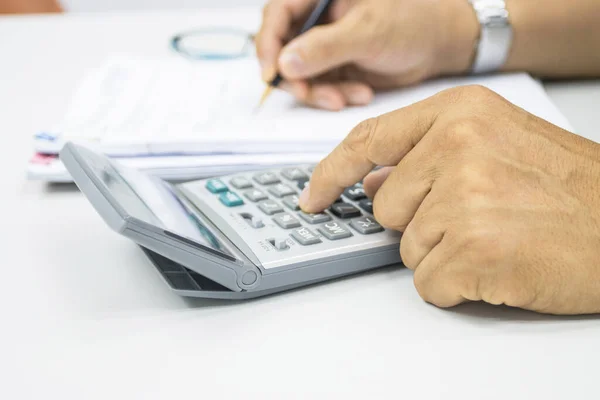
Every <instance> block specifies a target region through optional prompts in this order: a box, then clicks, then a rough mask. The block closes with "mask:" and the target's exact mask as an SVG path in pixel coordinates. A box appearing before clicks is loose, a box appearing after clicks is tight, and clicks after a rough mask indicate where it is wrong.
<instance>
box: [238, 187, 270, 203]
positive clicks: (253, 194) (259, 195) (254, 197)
mask: <svg viewBox="0 0 600 400" xmlns="http://www.w3.org/2000/svg"><path fill="white" fill-rule="evenodd" d="M244 196H246V197H247V198H248V199H249V200H251V201H253V202H255V203H256V202H257V201H261V200H266V199H268V198H269V196H267V194H266V193H265V192H263V191H262V190H259V189H251V190H247V191H245V192H244Z"/></svg>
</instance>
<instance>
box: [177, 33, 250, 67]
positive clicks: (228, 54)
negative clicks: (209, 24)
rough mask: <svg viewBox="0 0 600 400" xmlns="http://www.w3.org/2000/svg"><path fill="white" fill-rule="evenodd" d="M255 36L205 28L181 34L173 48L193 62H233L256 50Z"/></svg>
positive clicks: (178, 35)
mask: <svg viewBox="0 0 600 400" xmlns="http://www.w3.org/2000/svg"><path fill="white" fill-rule="evenodd" d="M253 45H254V34H252V33H249V32H247V31H244V30H240V29H235V28H205V29H198V30H193V31H187V32H183V33H179V34H177V35H175V36H173V38H172V39H171V47H172V48H173V50H175V51H176V52H178V53H179V54H181V55H182V56H184V57H186V58H188V59H191V60H233V59H239V58H243V57H247V56H249V55H251V54H252V51H253V50H254V46H253Z"/></svg>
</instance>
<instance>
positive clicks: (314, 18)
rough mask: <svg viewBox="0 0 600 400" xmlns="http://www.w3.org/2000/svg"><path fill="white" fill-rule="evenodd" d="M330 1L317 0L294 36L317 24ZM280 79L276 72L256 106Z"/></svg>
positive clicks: (263, 100)
mask: <svg viewBox="0 0 600 400" xmlns="http://www.w3.org/2000/svg"><path fill="white" fill-rule="evenodd" d="M331 3H333V0H319V3H318V4H317V6H316V7H315V9H314V10H313V12H312V13H311V14H310V16H309V17H308V19H307V20H306V22H305V23H304V25H303V26H302V29H300V32H299V33H298V35H296V36H300V35H302V34H303V33H304V32H306V31H307V30H309V29H310V28H312V27H314V26H315V25H317V24H318V23H319V21H321V19H322V17H323V15H325V13H327V10H329V6H330V5H331ZM282 80H283V77H282V76H281V74H280V73H279V72H278V73H277V75H275V78H273V79H272V80H271V82H269V83H268V85H267V88H266V89H265V91H264V92H263V94H262V97H261V98H260V102H259V103H258V107H260V106H261V105H262V104H263V103H264V102H265V100H266V99H267V97H268V96H269V94H270V93H271V91H272V90H273V88H275V87H277V86H278V85H279V84H280V83H281V81H282Z"/></svg>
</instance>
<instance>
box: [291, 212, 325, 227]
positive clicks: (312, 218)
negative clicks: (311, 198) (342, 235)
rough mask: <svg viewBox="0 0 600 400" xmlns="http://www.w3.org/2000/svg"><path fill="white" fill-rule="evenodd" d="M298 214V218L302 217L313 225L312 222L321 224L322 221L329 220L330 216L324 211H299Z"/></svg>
mask: <svg viewBox="0 0 600 400" xmlns="http://www.w3.org/2000/svg"><path fill="white" fill-rule="evenodd" d="M298 214H299V215H300V218H302V219H303V220H305V221H306V222H308V223H309V224H313V225H314V224H322V223H323V222H329V221H331V216H329V215H327V214H325V213H319V214H307V213H305V212H300V213H298Z"/></svg>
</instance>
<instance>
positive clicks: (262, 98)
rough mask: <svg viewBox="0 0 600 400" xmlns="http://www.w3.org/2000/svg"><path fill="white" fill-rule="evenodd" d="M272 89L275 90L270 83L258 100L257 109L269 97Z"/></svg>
mask: <svg viewBox="0 0 600 400" xmlns="http://www.w3.org/2000/svg"><path fill="white" fill-rule="evenodd" d="M271 90H273V86H271V85H268V86H267V88H266V89H265V91H264V92H263V94H262V96H261V97H260V101H259V102H258V106H257V107H256V108H257V109H258V108H260V107H261V106H262V105H263V103H264V102H265V100H266V99H267V97H269V94H270V93H271Z"/></svg>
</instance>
